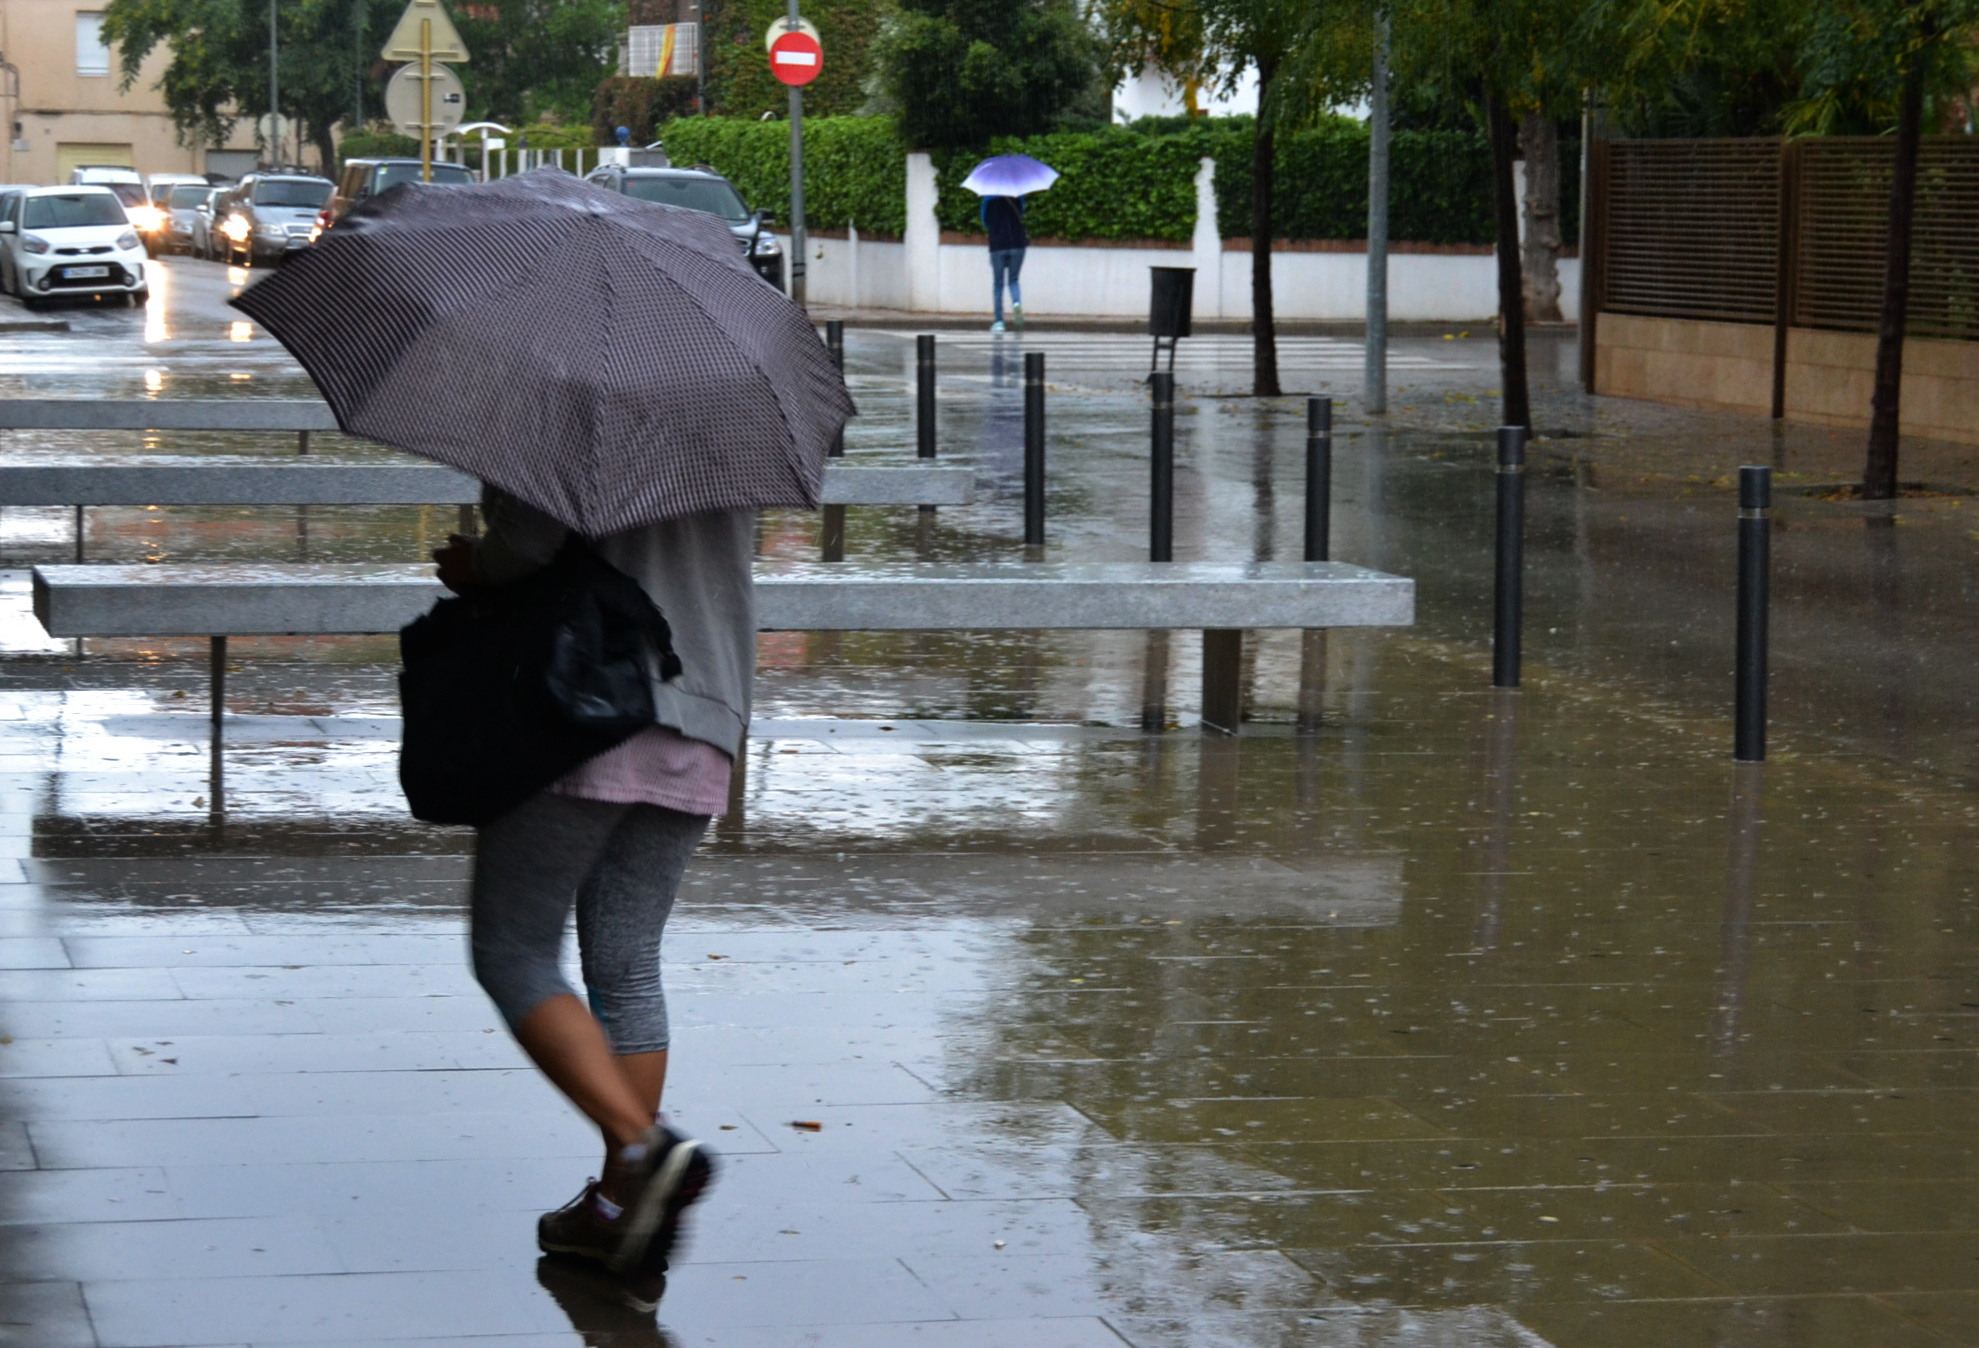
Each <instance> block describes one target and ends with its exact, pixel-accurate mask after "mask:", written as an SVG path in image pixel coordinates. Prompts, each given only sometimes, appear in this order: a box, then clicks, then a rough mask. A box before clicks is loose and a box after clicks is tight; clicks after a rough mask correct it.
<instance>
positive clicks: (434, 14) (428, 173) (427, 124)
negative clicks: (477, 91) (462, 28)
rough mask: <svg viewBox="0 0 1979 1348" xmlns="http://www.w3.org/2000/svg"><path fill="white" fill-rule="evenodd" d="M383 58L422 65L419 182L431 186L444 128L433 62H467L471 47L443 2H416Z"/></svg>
mask: <svg viewBox="0 0 1979 1348" xmlns="http://www.w3.org/2000/svg"><path fill="white" fill-rule="evenodd" d="M383 55H384V58H385V59H386V60H387V61H406V62H412V61H417V62H419V74H418V76H417V79H418V80H419V180H420V181H421V182H426V183H430V182H432V181H433V138H434V135H435V133H436V131H437V130H438V129H439V126H440V123H439V122H438V121H436V120H435V118H434V116H433V81H434V80H435V79H436V78H439V76H438V75H437V74H436V73H435V71H434V68H433V63H434V62H436V61H454V62H464V61H466V60H467V44H466V43H465V42H462V41H461V40H460V32H459V30H458V29H456V28H455V27H454V21H453V20H452V19H450V18H448V17H447V12H446V10H444V9H442V8H440V2H439V0H412V3H410V4H408V5H407V6H406V7H405V13H403V14H401V15H400V16H399V22H398V26H397V27H396V28H394V29H392V35H391V37H390V38H389V39H387V40H386V42H385V50H384V53H383ZM442 68H443V69H444V67H442ZM447 73H448V74H451V73H452V72H451V71H449V72H447Z"/></svg>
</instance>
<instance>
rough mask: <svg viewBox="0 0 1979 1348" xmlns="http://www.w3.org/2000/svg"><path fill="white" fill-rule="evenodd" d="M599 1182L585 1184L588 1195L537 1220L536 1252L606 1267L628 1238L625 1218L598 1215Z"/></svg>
mask: <svg viewBox="0 0 1979 1348" xmlns="http://www.w3.org/2000/svg"><path fill="white" fill-rule="evenodd" d="M597 1199H598V1181H596V1180H588V1181H586V1182H585V1185H584V1191H583V1192H582V1193H580V1194H578V1195H577V1197H575V1198H573V1199H571V1200H570V1201H569V1202H568V1203H566V1204H564V1205H563V1206H562V1207H560V1208H558V1209H557V1210H556V1211H555V1212H546V1213H544V1214H543V1215H542V1216H541V1217H538V1218H537V1219H536V1248H537V1249H539V1250H541V1251H542V1252H543V1253H544V1254H573V1255H576V1256H577V1257H578V1258H580V1259H591V1260H595V1261H596V1262H598V1263H600V1264H603V1263H606V1262H609V1261H610V1259H611V1257H612V1255H613V1254H614V1253H616V1252H617V1250H618V1247H619V1242H620V1241H621V1240H623V1239H624V1237H625V1216H624V1214H623V1213H621V1214H620V1215H619V1216H617V1217H615V1218H607V1217H606V1216H605V1215H604V1214H603V1213H601V1212H599V1211H598V1202H597Z"/></svg>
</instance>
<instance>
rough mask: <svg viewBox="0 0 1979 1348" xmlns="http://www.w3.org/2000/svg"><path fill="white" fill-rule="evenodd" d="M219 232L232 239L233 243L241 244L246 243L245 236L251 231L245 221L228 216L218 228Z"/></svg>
mask: <svg viewBox="0 0 1979 1348" xmlns="http://www.w3.org/2000/svg"><path fill="white" fill-rule="evenodd" d="M220 232H221V233H222V234H224V235H226V236H227V237H228V238H230V239H232V240H233V241H234V242H235V243H242V242H245V241H246V239H247V236H248V235H249V234H251V233H252V232H253V230H252V229H251V228H250V227H249V225H248V223H247V221H245V220H243V219H241V217H239V216H238V215H230V216H228V217H227V219H226V222H225V223H224V224H222V225H221V226H220Z"/></svg>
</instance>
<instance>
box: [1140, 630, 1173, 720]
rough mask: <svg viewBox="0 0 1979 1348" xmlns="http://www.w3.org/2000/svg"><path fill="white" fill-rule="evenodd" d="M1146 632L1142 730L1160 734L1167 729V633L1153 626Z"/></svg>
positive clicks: (1142, 690) (1143, 665)
mask: <svg viewBox="0 0 1979 1348" xmlns="http://www.w3.org/2000/svg"><path fill="white" fill-rule="evenodd" d="M1147 635H1148V644H1147V653H1146V655H1145V657H1144V658H1143V663H1142V665H1141V730H1142V731H1143V732H1144V733H1146V734H1150V735H1159V734H1160V733H1161V732H1162V731H1164V730H1166V729H1168V633H1167V632H1166V631H1165V630H1156V631H1153V632H1149V633H1148V634H1147Z"/></svg>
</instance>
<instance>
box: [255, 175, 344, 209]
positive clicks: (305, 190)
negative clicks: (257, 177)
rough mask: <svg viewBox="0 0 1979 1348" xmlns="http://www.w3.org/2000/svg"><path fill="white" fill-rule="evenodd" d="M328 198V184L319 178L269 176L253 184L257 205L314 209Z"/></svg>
mask: <svg viewBox="0 0 1979 1348" xmlns="http://www.w3.org/2000/svg"><path fill="white" fill-rule="evenodd" d="M329 199H330V184H329V183H326V182H324V181H323V180H322V179H320V178H271V179H269V180H267V181H266V182H258V183H256V184H255V185H254V204H255V205H257V206H295V207H299V208H304V209H308V210H316V209H318V208H319V207H321V206H322V205H323V203H324V202H326V201H328V200H329Z"/></svg>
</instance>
